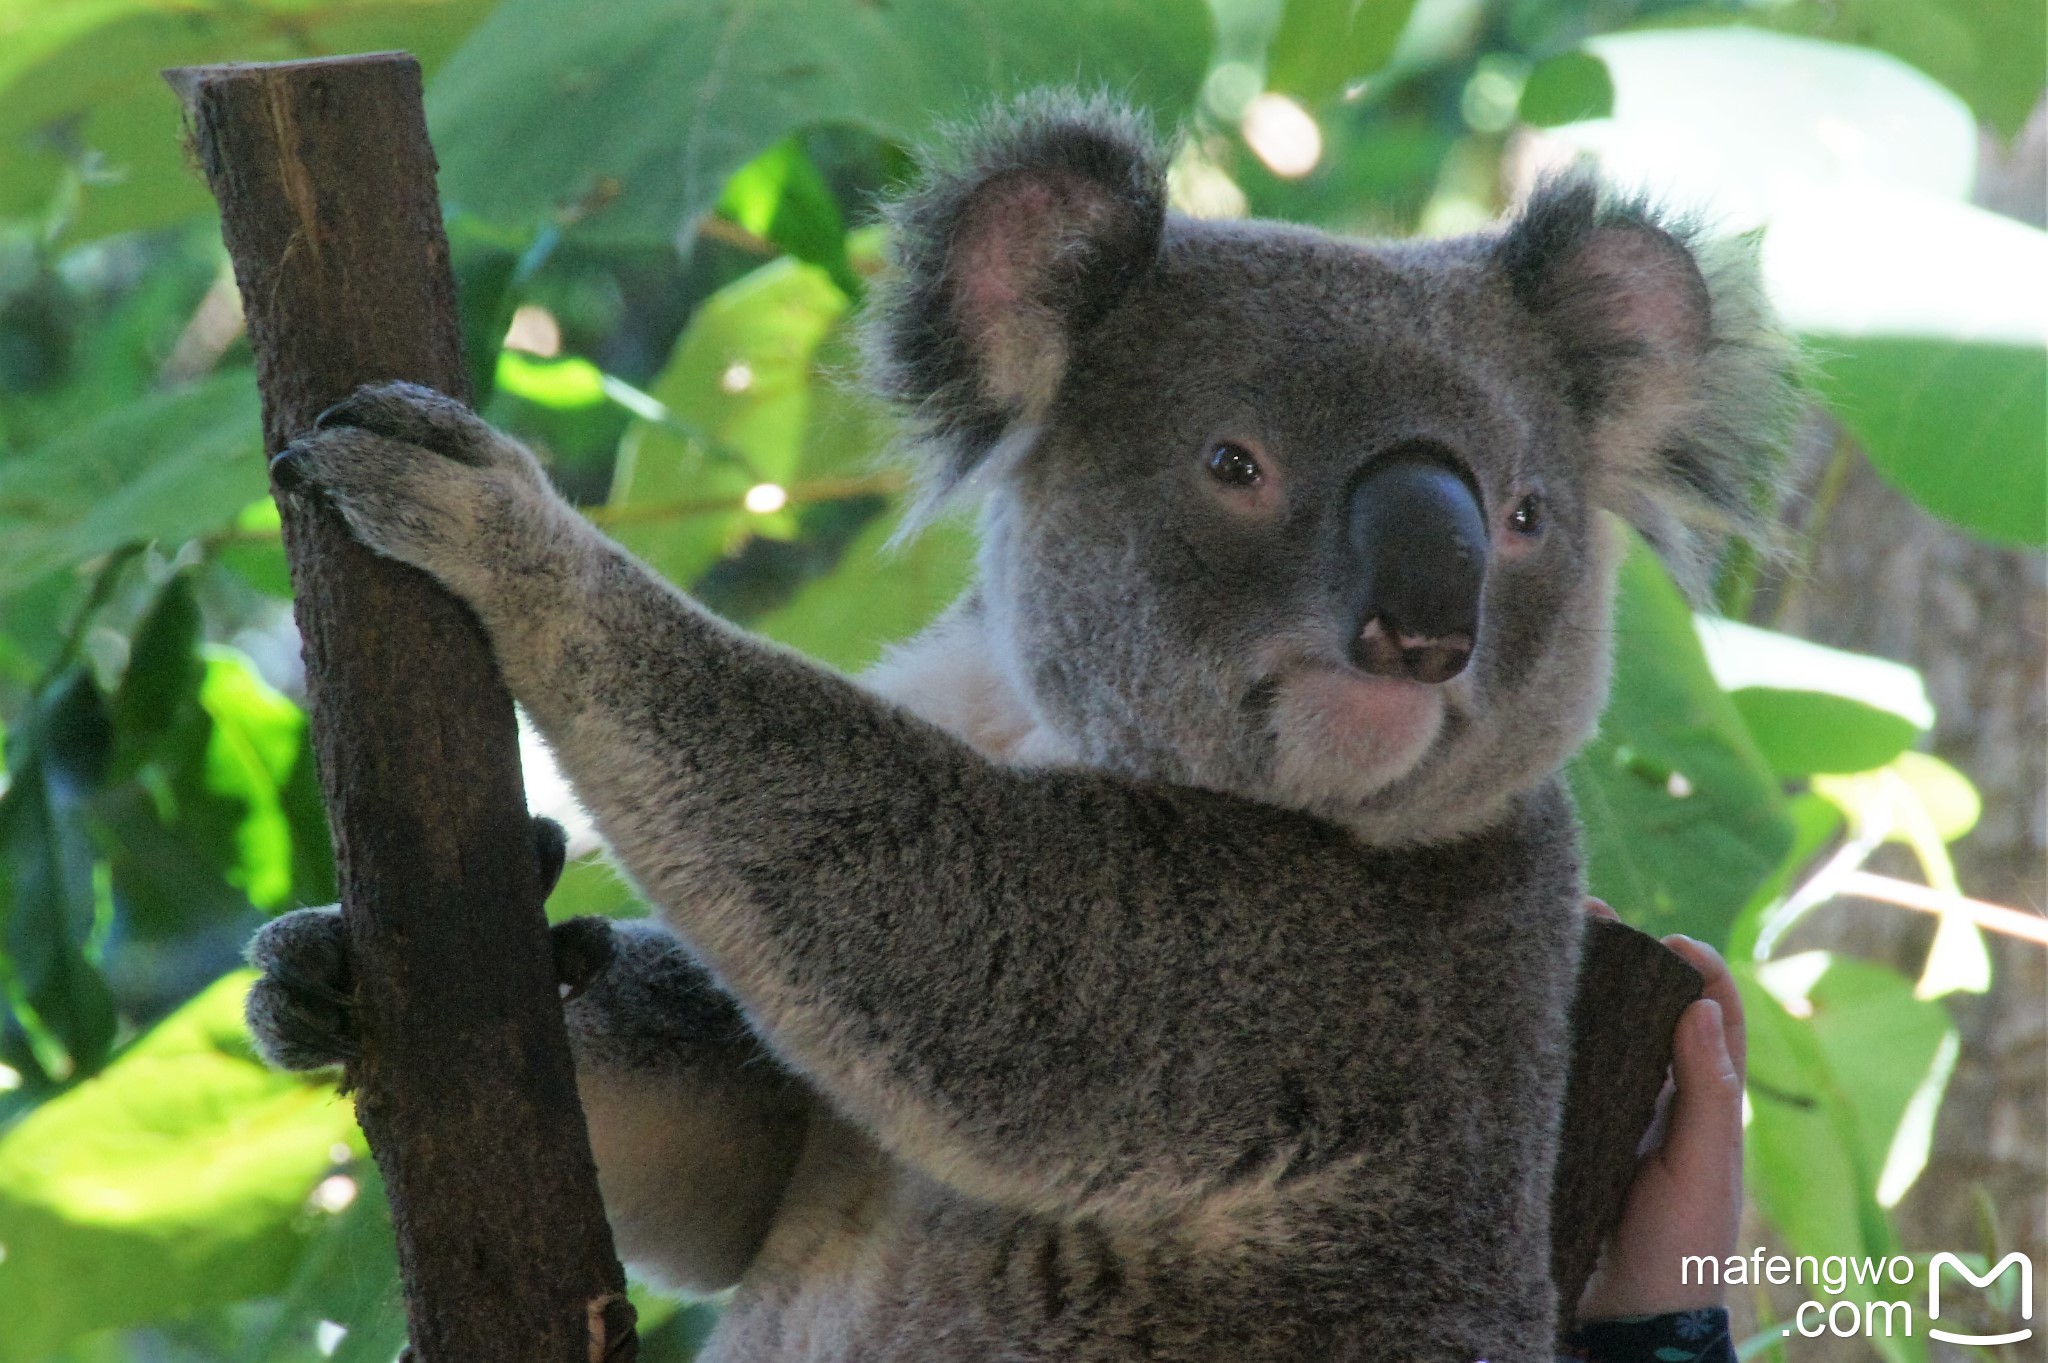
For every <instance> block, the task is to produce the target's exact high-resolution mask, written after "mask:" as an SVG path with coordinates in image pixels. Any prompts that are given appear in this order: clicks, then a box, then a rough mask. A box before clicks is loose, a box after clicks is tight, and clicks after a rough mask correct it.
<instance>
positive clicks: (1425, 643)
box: [1351, 615, 1472, 686]
mask: <svg viewBox="0 0 2048 1363" xmlns="http://www.w3.org/2000/svg"><path fill="white" fill-rule="evenodd" d="M1471 658H1472V636H1471V635H1469V634H1452V635H1446V636H1445V637H1443V638H1440V639H1425V638H1418V637H1417V636H1415V635H1412V634H1404V633H1402V632H1401V630H1400V629H1399V628H1398V627H1397V626H1395V625H1393V624H1392V622H1390V621H1389V620H1388V619H1387V618H1386V617H1385V616H1383V615H1375V616H1374V617H1373V618H1372V619H1370V620H1368V621H1366V622H1365V628H1364V629H1362V630H1360V631H1359V632H1358V638H1357V639H1356V640H1355V641H1353V643H1352V647H1351V660H1352V661H1353V662H1354V663H1356V664H1357V665H1358V667H1359V669H1360V670H1361V671H1365V672H1370V673H1372V674H1373V675H1374V676H1376V677H1403V678H1406V679H1407V680H1409V681H1418V682H1427V683H1429V684H1430V685H1432V686H1433V685H1435V684H1437V683H1438V682H1447V681H1449V680H1450V679H1451V678H1453V677H1455V676H1457V675H1458V674H1459V673H1460V672H1463V671H1464V670H1465V664H1466V663H1467V662H1469V661H1471Z"/></svg>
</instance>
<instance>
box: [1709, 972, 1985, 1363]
mask: <svg viewBox="0 0 2048 1363" xmlns="http://www.w3.org/2000/svg"><path fill="white" fill-rule="evenodd" d="M1735 978H1736V983H1737V985H1738V986H1739V987H1740V988H1741V991H1742V1003H1743V1013H1744V1015H1745V1017H1746V1019H1747V1020H1748V1023H1749V1101H1750V1112H1751V1120H1750V1122H1749V1125H1748V1128H1747V1130H1746V1132H1745V1139H1744V1165H1745V1169H1746V1173H1747V1186H1748V1188H1749V1191H1750V1194H1751V1196H1752V1197H1754V1198H1755V1200H1756V1202H1757V1205H1758V1207H1759V1208H1760V1209H1761V1210H1762V1211H1763V1213H1764V1215H1765V1216H1766V1217H1767V1218H1769V1220H1770V1221H1771V1223H1772V1224H1773V1225H1774V1226H1776V1227H1777V1228H1778V1230H1779V1231H1780V1232H1781V1233H1782V1234H1783V1235H1784V1237H1785V1239H1786V1241H1787V1242H1788V1244H1789V1245H1790V1247H1791V1249H1792V1252H1793V1253H1795V1254H1810V1255H1814V1256H1816V1257H1818V1258H1825V1257H1826V1256H1828V1255H1845V1256H1866V1255H1867V1256H1874V1257H1878V1258H1886V1257H1889V1256H1891V1255H1893V1254H1896V1253H1898V1252H1899V1248H1900V1246H1899V1244H1898V1239H1897V1236H1896V1234H1895V1233H1894V1232H1893V1230H1892V1228H1891V1225H1890V1222H1889V1221H1888V1220H1887V1219H1886V1218H1885V1215H1884V1212H1883V1209H1882V1208H1881V1207H1880V1206H1879V1205H1878V1202H1877V1187H1878V1183H1879V1180H1880V1178H1881V1176H1882V1172H1883V1170H1884V1167H1885V1164H1886V1162H1887V1160H1888V1158H1889V1156H1890V1152H1891V1144H1892V1140H1893V1137H1894V1135H1895V1134H1896V1132H1897V1130H1898V1127H1899V1125H1900V1122H1901V1120H1902V1118H1903V1117H1904V1115H1905V1111H1906V1107H1907V1103H1908V1101H1909V1100H1910V1099H1911V1097H1912V1096H1913V1094H1914V1092H1915V1091H1916V1089H1917V1088H1918V1086H1919V1084H1920V1082H1921V1080H1922V1079H1923V1078H1924V1077H1925V1075H1926V1074H1927V1072H1928V1071H1929V1069H1930V1068H1931V1067H1932V1066H1933V1064H1934V1062H1935V1059H1936V1056H1937V1054H1938V1052H1939V1050H1940V1048H1941V1045H1942V1038H1943V1036H1944V1035H1946V1034H1947V1033H1948V1031H1949V1028H1948V1022H1947V1015H1946V1014H1945V1013H1943V1012H1942V1011H1941V1009H1940V1006H1939V1005H1938V1004H1931V1003H1925V1002H1922V1001H1920V1000H1917V999H1915V998H1914V997H1913V993H1912V986H1911V985H1910V984H1909V983H1908V982H1906V981H1905V980H1904V979H1903V978H1901V977H1899V976H1897V975H1895V974H1893V973H1892V972H1890V971H1887V970H1884V969H1882V968H1881V967H1878V966H1873V965H1869V964H1867V963H1865V962H1861V961H1854V960H1849V959H1846V958H1842V957H1834V956H1830V955H1829V954H1828V953H1825V952H1809V953H1806V954H1805V955H1804V956H1803V957H1792V958H1787V959H1785V960H1782V961H1774V962H1772V963H1770V965H1769V966H1766V967H1761V968H1756V969H1752V967H1750V966H1748V965H1746V964H1738V965H1737V967H1736V969H1735ZM1846 1286H1847V1290H1846V1291H1845V1292H1844V1293H1843V1296H1844V1297H1845V1298H1846V1299H1849V1300H1854V1301H1859V1302H1861V1301H1868V1300H1871V1299H1872V1297H1873V1289H1872V1288H1871V1286H1870V1285H1869V1284H1857V1283H1855V1282H1853V1281H1852V1282H1850V1283H1848V1284H1847V1285H1846ZM1878 1294H1879V1295H1882V1290H1881V1289H1879V1292H1878ZM1870 1343H1871V1345H1872V1347H1873V1348H1874V1349H1875V1350H1876V1352H1877V1353H1878V1355H1879V1356H1880V1357H1881V1358H1883V1359H1885V1360H1886V1363H1924V1360H1925V1359H1926V1358H1927V1351H1926V1346H1925V1343H1924V1341H1923V1340H1921V1339H1920V1338H1918V1337H1906V1336H1902V1335H1901V1336H1889V1337H1887V1336H1883V1335H1879V1336H1875V1337H1873V1338H1872V1339H1871V1341H1870Z"/></svg>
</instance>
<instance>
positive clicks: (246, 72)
mask: <svg viewBox="0 0 2048 1363" xmlns="http://www.w3.org/2000/svg"><path fill="white" fill-rule="evenodd" d="M400 64H403V65H408V66H412V67H418V66H419V64H420V63H419V58H417V57H415V56H413V54H412V53H410V52H404V51H392V52H351V53H349V54H348V55H346V56H341V57H301V58H299V59H297V60H295V61H288V62H215V63H213V64H211V65H207V66H167V67H165V68H164V69H163V71H162V72H161V73H160V74H161V75H162V76H163V78H164V83H165V84H166V85H168V86H170V87H171V89H172V90H173V91H174V92H176V94H177V96H178V99H179V101H180V102H181V103H183V104H184V106H185V107H186V108H187V109H190V108H191V107H192V102H193V101H194V100H195V99H197V98H198V96H199V91H200V90H201V89H202V88H203V87H205V86H207V85H211V84H213V83H214V82H216V81H222V80H235V79H250V78H260V77H266V76H272V75H288V74H290V73H292V72H294V71H305V70H326V71H332V70H335V69H336V68H348V67H358V66H391V65H400Z"/></svg>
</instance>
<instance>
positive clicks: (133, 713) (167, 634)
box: [113, 573, 205, 771]
mask: <svg viewBox="0 0 2048 1363" xmlns="http://www.w3.org/2000/svg"><path fill="white" fill-rule="evenodd" d="M204 674H205V668H204V666H203V665H202V664H201V662H200V661H199V603H198V602H196V601H194V600H193V599H192V587H191V584H190V582H189V580H188V579H187V578H186V576H185V574H183V573H179V574H177V575H175V576H173V577H172V578H171V579H170V580H169V581H168V582H166V583H164V585H163V586H162V587H161V588H160V589H159V590H158V592H157V597H156V600H155V601H154V602H153V603H151V605H150V608H149V613H148V614H146V615H144V616H143V617H142V622H141V623H140V624H139V625H137V626H136V628H135V634H134V637H133V638H132V639H131V640H130V641H129V646H128V669H127V671H126V672H124V673H123V674H122V676H121V685H120V688H119V689H118V690H117V691H115V693H114V703H113V721H114V730H115V733H116V735H117V738H118V742H119V744H120V747H121V750H122V757H123V760H122V762H121V767H122V769H123V770H125V771H133V770H134V769H135V767H136V766H137V765H138V764H139V763H140V762H141V761H142V760H143V759H144V758H146V757H147V756H148V755H149V753H150V752H151V750H152V749H154V748H155V747H156V745H157V744H158V743H159V742H160V741H162V739H163V738H164V736H165V735H166V734H168V733H169V732H170V730H171V727H172V726H173V725H174V724H176V723H177V722H178V720H179V719H180V718H181V716H182V713H183V711H184V709H185V707H186V705H187V703H188V702H189V701H190V700H191V699H192V698H193V697H194V696H195V695H196V694H197V692H198V690H199V683H200V680H201V678H202V677H203V676H204Z"/></svg>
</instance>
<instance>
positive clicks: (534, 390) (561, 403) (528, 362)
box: [496, 350, 604, 407]
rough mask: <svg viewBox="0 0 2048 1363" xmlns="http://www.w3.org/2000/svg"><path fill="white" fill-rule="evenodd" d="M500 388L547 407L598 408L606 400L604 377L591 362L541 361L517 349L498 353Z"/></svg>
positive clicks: (498, 382) (575, 360) (572, 360)
mask: <svg viewBox="0 0 2048 1363" xmlns="http://www.w3.org/2000/svg"><path fill="white" fill-rule="evenodd" d="M496 382H497V386H498V387H499V388H501V389H503V390H504V391H505V392H507V393H510V394H512V395H513V396H515V397H522V398H525V399H526V400H527V401H528V402H537V403H539V404H540V405H541V406H543V407H595V406H596V405H597V404H598V403H600V402H603V401H604V374H603V372H602V371H600V370H599V369H598V367H597V366H596V365H594V364H592V363H591V362H590V361H588V360H582V359H577V358H575V357H573V356H572V357H570V358H568V359H562V360H537V359H534V358H533V357H532V356H529V355H522V354H520V353H519V352H518V351H516V350H501V351H499V352H498V371H497V380H496Z"/></svg>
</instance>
